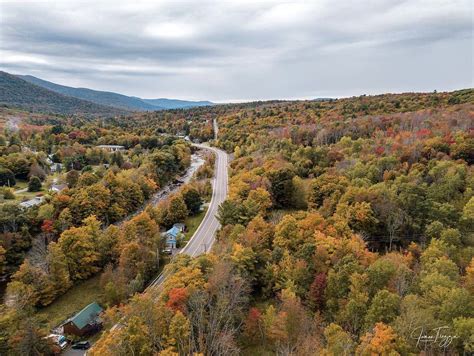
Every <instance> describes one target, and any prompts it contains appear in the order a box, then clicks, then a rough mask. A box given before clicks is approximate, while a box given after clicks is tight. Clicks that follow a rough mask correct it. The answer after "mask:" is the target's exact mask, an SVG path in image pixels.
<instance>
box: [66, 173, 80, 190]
mask: <svg viewBox="0 0 474 356" xmlns="http://www.w3.org/2000/svg"><path fill="white" fill-rule="evenodd" d="M79 175H80V173H79V172H78V171H76V170H74V169H71V170H70V171H69V172H67V174H66V183H67V185H68V187H69V188H74V187H75V186H76V184H77V182H78V180H79Z"/></svg>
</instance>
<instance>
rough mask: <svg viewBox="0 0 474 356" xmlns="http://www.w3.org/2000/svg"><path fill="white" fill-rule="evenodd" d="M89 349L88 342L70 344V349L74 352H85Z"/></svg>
mask: <svg viewBox="0 0 474 356" xmlns="http://www.w3.org/2000/svg"><path fill="white" fill-rule="evenodd" d="M90 347H91V344H90V343H89V341H79V342H76V343H74V344H72V348H73V349H74V350H87V349H88V348H90Z"/></svg>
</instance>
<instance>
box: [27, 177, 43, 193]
mask: <svg viewBox="0 0 474 356" xmlns="http://www.w3.org/2000/svg"><path fill="white" fill-rule="evenodd" d="M40 190H41V180H40V179H39V178H38V177H37V176H32V177H31V178H30V181H29V182H28V191H29V192H39V191H40Z"/></svg>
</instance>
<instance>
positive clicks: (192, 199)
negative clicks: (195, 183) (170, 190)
mask: <svg viewBox="0 0 474 356" xmlns="http://www.w3.org/2000/svg"><path fill="white" fill-rule="evenodd" d="M182 194H183V199H184V203H185V204H186V208H187V209H188V211H189V213H190V214H191V215H195V214H197V213H199V211H200V210H201V205H202V199H201V196H200V195H199V192H198V191H197V190H196V189H195V188H188V189H186V190H184V192H183V193H182Z"/></svg>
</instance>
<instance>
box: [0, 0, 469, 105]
mask: <svg viewBox="0 0 474 356" xmlns="http://www.w3.org/2000/svg"><path fill="white" fill-rule="evenodd" d="M0 21H1V26H0V68H1V69H2V70H5V71H7V72H11V73H18V74H31V75H34V76H37V77H40V78H43V79H46V80H50V81H54V82H57V83H60V84H64V85H70V86H82V87H89V88H93V89H100V90H110V91H116V92H120V93H123V94H127V95H135V96H141V97H145V98H157V97H170V98H182V99H203V100H204V99H206V100H213V101H216V102H225V101H244V100H255V99H276V98H314V97H341V96H350V95H359V94H375V93H384V92H403V91H432V90H435V89H437V90H438V91H441V90H453V89H460V88H467V87H473V86H474V85H473V9H472V1H470V0H429V1H428V0H405V1H402V0H371V1H368V0H358V1H353V0H352V1H351V0H347V1H338V0H327V1H326V0H313V1H284V2H283V1H258V0H257V1H256V0H238V1H230V0H220V1H197V0H196V1H189V2H187V1H179V0H178V1H177V0H170V1H157V0H155V1H137V0H130V1H119V0H114V1H99V0H95V1H82V0H76V1H67V0H62V1H58V0H56V1H48V0H42V1H31V0H30V1H22V0H11V1H5V0H0Z"/></svg>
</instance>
